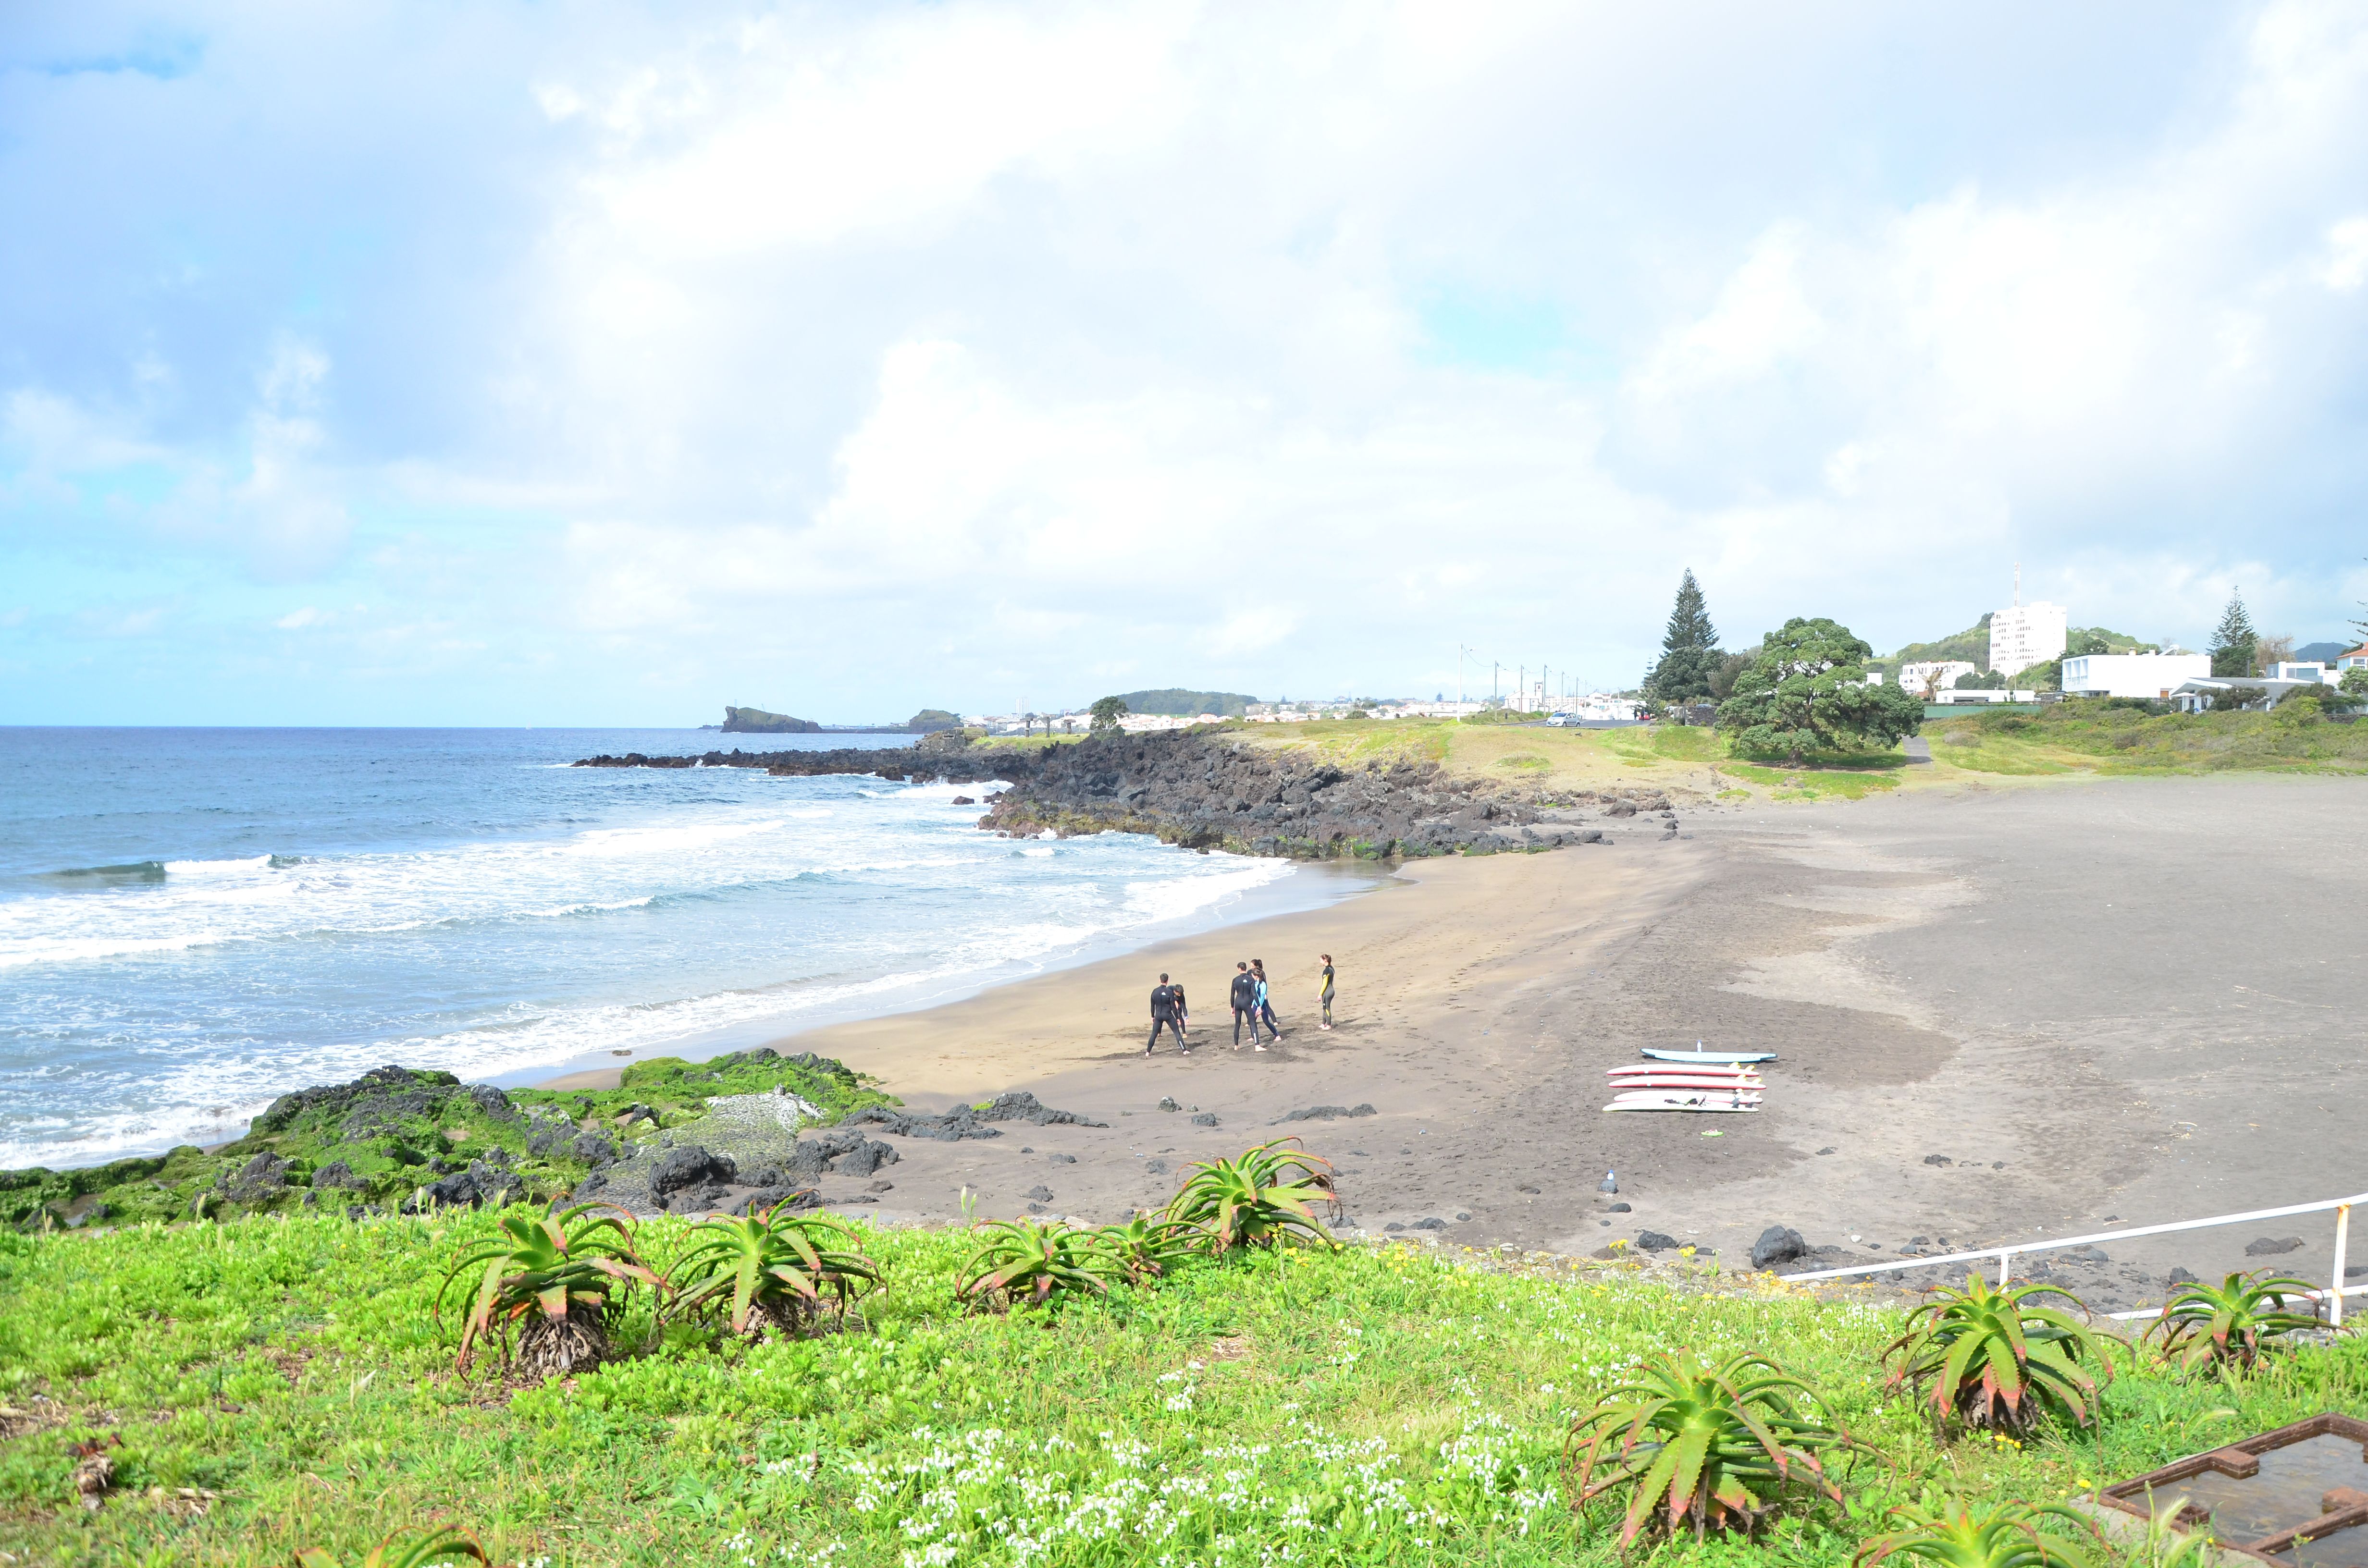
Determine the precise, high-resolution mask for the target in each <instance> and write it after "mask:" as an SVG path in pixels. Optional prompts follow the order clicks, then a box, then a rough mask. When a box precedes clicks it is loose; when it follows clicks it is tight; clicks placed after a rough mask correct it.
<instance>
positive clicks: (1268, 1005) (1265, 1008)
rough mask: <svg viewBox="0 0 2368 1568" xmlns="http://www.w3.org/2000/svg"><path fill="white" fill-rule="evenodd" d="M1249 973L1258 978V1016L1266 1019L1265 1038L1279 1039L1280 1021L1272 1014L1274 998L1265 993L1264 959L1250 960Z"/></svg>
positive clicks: (1280, 1031)
mask: <svg viewBox="0 0 2368 1568" xmlns="http://www.w3.org/2000/svg"><path fill="white" fill-rule="evenodd" d="M1250 973H1251V974H1253V975H1255V976H1256V977H1257V979H1258V1017H1262V1018H1264V1019H1265V1020H1266V1032H1267V1038H1268V1039H1269V1040H1281V1038H1282V1021H1281V1019H1280V1018H1277V1017H1275V1016H1274V1000H1273V998H1272V997H1271V996H1269V994H1267V988H1266V960H1264V959H1252V960H1250Z"/></svg>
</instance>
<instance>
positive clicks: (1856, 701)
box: [1718, 617, 1924, 767]
mask: <svg viewBox="0 0 2368 1568" xmlns="http://www.w3.org/2000/svg"><path fill="white" fill-rule="evenodd" d="M1873 656H1874V650H1873V649H1872V648H1870V647H1868V646H1867V645H1866V644H1865V643H1864V642H1860V641H1859V640H1858V639H1857V638H1856V637H1853V636H1851V635H1850V629H1849V628H1848V627H1845V626H1839V625H1837V624H1836V623H1835V622H1833V621H1831V620H1827V619H1823V618H1820V619H1816V620H1804V619H1800V618H1798V617H1795V618H1794V619H1791V620H1788V621H1786V622H1785V623H1784V625H1783V628H1782V630H1781V631H1771V632H1770V633H1769V634H1768V635H1767V636H1766V637H1763V638H1761V639H1760V642H1759V653H1758V655H1757V656H1756V657H1754V658H1753V659H1752V661H1751V667H1750V668H1748V669H1747V670H1745V671H1744V672H1743V673H1742V674H1741V675H1739V676H1736V680H1735V695H1734V696H1733V697H1730V698H1728V699H1726V701H1725V704H1724V705H1722V706H1721V707H1720V709H1719V710H1718V722H1719V727H1720V728H1721V729H1725V730H1733V731H1736V732H1738V733H1736V737H1735V740H1736V746H1737V747H1738V748H1739V749H1741V750H1744V751H1748V752H1758V753H1761V754H1763V755H1766V754H1771V753H1775V752H1782V753H1784V754H1785V756H1786V759H1787V760H1788V761H1789V762H1790V763H1791V764H1792V765H1793V766H1794V767H1798V766H1799V765H1800V761H1801V756H1802V754H1803V753H1804V752H1808V751H1857V750H1861V749H1873V747H1876V746H1887V745H1890V744H1892V743H1893V742H1895V741H1898V740H1903V739H1905V738H1906V737H1907V736H1909V735H1912V734H1914V733H1916V731H1917V728H1918V726H1919V725H1920V724H1922V723H1923V722H1924V705H1923V704H1922V703H1920V702H1918V701H1917V700H1916V699H1915V697H1914V696H1913V695H1911V694H1910V693H1908V692H1906V691H1903V690H1901V689H1900V688H1899V687H1897V686H1896V685H1893V684H1892V683H1890V682H1888V681H1886V682H1884V683H1883V684H1882V685H1880V686H1869V685H1868V684H1867V682H1866V662H1867V660H1869V659H1871V658H1873Z"/></svg>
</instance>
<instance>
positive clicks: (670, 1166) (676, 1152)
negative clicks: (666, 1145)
mask: <svg viewBox="0 0 2368 1568" xmlns="http://www.w3.org/2000/svg"><path fill="white" fill-rule="evenodd" d="M739 1174H740V1172H739V1167H737V1166H736V1165H734V1164H733V1163H732V1156H731V1155H729V1154H711V1153H708V1152H707V1151H706V1150H705V1149H702V1148H700V1146H699V1145H698V1144H696V1143H685V1144H683V1145H682V1146H680V1147H679V1148H675V1149H669V1150H667V1151H666V1153H665V1155H664V1156H663V1157H662V1158H660V1159H659V1161H658V1165H657V1169H655V1170H654V1171H652V1172H651V1173H650V1191H651V1192H652V1193H653V1194H655V1196H656V1197H657V1199H659V1200H660V1201H661V1202H664V1201H667V1200H669V1199H673V1198H674V1197H675V1196H676V1195H677V1193H680V1192H682V1191H684V1190H685V1189H686V1188H689V1187H701V1188H704V1187H721V1186H723V1184H724V1183H726V1182H729V1181H730V1180H732V1178H733V1177H734V1176H738V1175H739Z"/></svg>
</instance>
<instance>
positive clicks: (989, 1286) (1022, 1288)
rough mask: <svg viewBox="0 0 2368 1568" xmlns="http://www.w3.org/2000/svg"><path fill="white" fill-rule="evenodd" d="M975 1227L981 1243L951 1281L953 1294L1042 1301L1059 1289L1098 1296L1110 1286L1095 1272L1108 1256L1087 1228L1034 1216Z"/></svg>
mask: <svg viewBox="0 0 2368 1568" xmlns="http://www.w3.org/2000/svg"><path fill="white" fill-rule="evenodd" d="M978 1229H979V1233H981V1234H982V1235H984V1236H985V1238H986V1241H985V1244H984V1245H982V1246H981V1247H980V1248H979V1249H978V1251H977V1252H975V1253H973V1254H972V1255H971V1258H970V1261H969V1262H968V1263H965V1264H964V1265H962V1273H961V1275H960V1276H959V1277H958V1278H956V1280H955V1284H954V1294H955V1295H957V1296H960V1297H962V1298H965V1299H966V1300H968V1301H971V1302H972V1303H973V1304H974V1305H978V1306H986V1305H990V1304H992V1303H994V1302H996V1301H1005V1302H1010V1301H1019V1300H1020V1299H1021V1298H1023V1297H1024V1298H1026V1299H1027V1300H1028V1301H1033V1302H1034V1303H1036V1304H1037V1305H1039V1306H1042V1305H1043V1304H1044V1303H1045V1302H1046V1301H1051V1300H1052V1299H1053V1297H1054V1296H1055V1295H1058V1294H1060V1293H1062V1292H1064V1291H1074V1292H1079V1293H1083V1294H1088V1295H1096V1296H1099V1295H1102V1294H1104V1293H1106V1292H1107V1291H1108V1290H1110V1286H1109V1285H1108V1284H1107V1283H1105V1282H1104V1281H1103V1280H1102V1279H1101V1278H1100V1276H1099V1272H1098V1271H1099V1269H1101V1268H1105V1267H1110V1259H1109V1258H1108V1257H1107V1256H1104V1255H1103V1254H1101V1253H1100V1251H1099V1249H1098V1248H1097V1247H1096V1245H1095V1242H1094V1233H1092V1232H1090V1231H1082V1230H1076V1229H1074V1228H1072V1227H1070V1226H1067V1225H1064V1224H1059V1223H1054V1224H1049V1225H1047V1224H1040V1223H1038V1222H1037V1221H1033V1220H988V1221H983V1222H981V1224H980V1225H979V1227H978Z"/></svg>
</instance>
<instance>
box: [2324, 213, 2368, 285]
mask: <svg viewBox="0 0 2368 1568" xmlns="http://www.w3.org/2000/svg"><path fill="white" fill-rule="evenodd" d="M2318 276H2319V280H2320V281H2321V282H2323V283H2325V284H2326V285H2327V286H2328V288H2329V289H2332V290H2335V291H2336V292H2337V293H2339V294H2349V293H2351V291H2352V290H2355V289H2357V288H2359V287H2360V285H2361V284H2362V283H2368V218H2346V219H2345V220H2344V221H2343V222H2340V223H2338V224H2336V225H2335V226H2334V227H2333V228H2331V229H2329V230H2328V231H2327V260H2326V262H2325V263H2324V264H2323V265H2322V266H2321V267H2319V272H2318Z"/></svg>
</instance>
